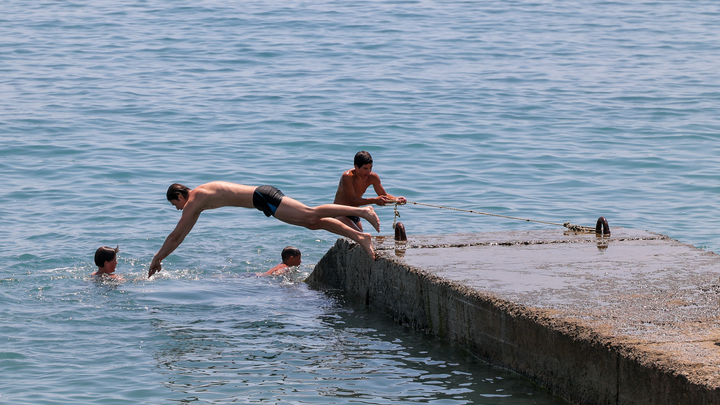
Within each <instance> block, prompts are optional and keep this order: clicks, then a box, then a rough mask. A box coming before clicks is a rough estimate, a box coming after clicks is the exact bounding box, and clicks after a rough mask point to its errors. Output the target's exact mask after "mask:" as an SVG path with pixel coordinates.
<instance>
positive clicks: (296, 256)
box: [263, 246, 302, 276]
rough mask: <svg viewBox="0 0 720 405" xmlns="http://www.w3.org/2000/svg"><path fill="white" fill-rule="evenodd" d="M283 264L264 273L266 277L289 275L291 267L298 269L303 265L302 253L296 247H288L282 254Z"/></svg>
mask: <svg viewBox="0 0 720 405" xmlns="http://www.w3.org/2000/svg"><path fill="white" fill-rule="evenodd" d="M280 258H281V259H282V263H280V264H278V265H277V266H275V267H273V268H272V269H270V270H268V271H267V272H266V273H263V275H265V276H279V275H282V274H285V273H287V272H288V271H289V270H290V268H291V267H297V266H299V265H300V263H302V253H300V249H298V248H296V247H294V246H288V247H286V248H285V249H283V250H282V253H280Z"/></svg>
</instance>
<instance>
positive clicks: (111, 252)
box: [95, 245, 120, 267]
mask: <svg viewBox="0 0 720 405" xmlns="http://www.w3.org/2000/svg"><path fill="white" fill-rule="evenodd" d="M119 251H120V245H118V246H116V247H115V248H114V249H113V248H111V247H107V246H102V247H99V248H98V250H96V251H95V264H96V265H97V266H98V267H103V266H105V262H111V261H113V259H115V255H117V254H118V252H119Z"/></svg>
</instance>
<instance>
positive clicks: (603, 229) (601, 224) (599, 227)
mask: <svg viewBox="0 0 720 405" xmlns="http://www.w3.org/2000/svg"><path fill="white" fill-rule="evenodd" d="M595 234H596V235H601V236H610V225H608V221H607V219H605V217H600V218H598V220H597V224H596V225H595Z"/></svg>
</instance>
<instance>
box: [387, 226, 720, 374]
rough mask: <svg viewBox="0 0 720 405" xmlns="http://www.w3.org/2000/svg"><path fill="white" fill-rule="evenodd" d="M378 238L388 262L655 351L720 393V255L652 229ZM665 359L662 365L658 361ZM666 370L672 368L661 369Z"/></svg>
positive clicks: (654, 354) (613, 340)
mask: <svg viewBox="0 0 720 405" xmlns="http://www.w3.org/2000/svg"><path fill="white" fill-rule="evenodd" d="M611 231H612V236H611V237H597V236H596V235H594V234H569V233H563V231H562V230H547V231H518V232H495V233H481V234H451V235H433V236H414V235H409V236H408V241H407V242H396V241H394V240H393V239H391V238H385V239H383V238H378V239H377V240H376V249H377V250H378V252H379V254H380V256H381V257H387V258H389V259H392V260H398V261H400V262H403V263H405V264H407V265H409V266H412V267H414V268H417V269H419V270H421V271H425V272H428V273H431V274H433V275H435V276H438V277H441V278H443V279H447V280H449V281H452V282H455V283H457V284H460V285H462V286H464V287H466V288H468V289H472V290H475V291H477V292H479V293H481V294H484V295H487V296H490V297H493V298H496V299H500V300H504V301H508V302H511V303H514V304H519V305H522V306H524V307H527V308H529V309H531V310H533V311H537V312H538V313H539V314H541V315H542V316H545V317H550V318H554V319H562V320H566V321H571V322H574V323H576V324H579V325H582V326H586V327H588V328H589V329H590V330H593V331H595V332H596V333H597V334H599V335H602V336H603V338H604V339H606V343H607V342H609V343H610V344H612V343H618V342H620V343H619V344H622V345H625V346H626V347H627V346H632V347H633V348H635V349H640V350H639V351H636V352H640V353H648V354H652V356H649V357H652V359H650V358H648V361H650V362H652V363H658V364H659V363H667V364H666V366H668V367H671V368H673V369H674V370H675V371H676V372H678V373H680V374H684V375H686V376H687V377H688V378H689V379H691V380H696V381H698V382H701V383H704V384H709V385H712V386H716V387H720V316H719V315H720V310H719V295H718V292H719V291H720V286H719V282H720V256H718V255H717V254H715V253H713V252H707V251H703V250H701V249H697V248H695V247H693V246H691V245H687V244H683V243H681V242H679V241H676V240H673V239H671V238H669V237H667V236H664V235H660V234H656V233H651V232H647V231H641V230H634V229H624V228H612V229H611ZM658 359H659V360H658ZM659 365H660V366H661V367H662V366H664V365H663V364H659Z"/></svg>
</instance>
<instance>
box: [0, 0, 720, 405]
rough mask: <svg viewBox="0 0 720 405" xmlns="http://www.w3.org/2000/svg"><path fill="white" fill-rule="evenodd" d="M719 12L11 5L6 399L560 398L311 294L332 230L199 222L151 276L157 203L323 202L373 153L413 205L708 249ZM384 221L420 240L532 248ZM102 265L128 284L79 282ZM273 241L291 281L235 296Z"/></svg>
mask: <svg viewBox="0 0 720 405" xmlns="http://www.w3.org/2000/svg"><path fill="white" fill-rule="evenodd" d="M719 19H720V5H718V4H716V2H711V1H694V2H685V1H679V0H667V1H639V2H632V3H620V2H612V1H593V0H585V1H566V2H548V1H540V0H536V1H493V0H491V1H483V2H466V1H369V2H346V1H310V2H293V1H289V2H282V3H278V2H259V1H244V2H236V3H233V2H219V1H211V0H208V1H193V2H189V1H172V2H170V1H153V0H150V1H130V0H128V1H117V2H110V3H108V2H100V1H95V0H90V1H85V2H72V1H43V0H41V1H39V2H34V3H28V2H24V1H17V0H6V1H4V2H3V3H2V4H0V38H2V39H0V73H1V74H0V95H2V97H0V140H1V142H0V174H2V183H0V184H2V187H1V188H0V219H1V221H2V226H1V227H0V336H1V339H0V375H2V377H1V378H0V402H1V403H12V404H19V403H27V404H60V403H73V404H77V403H93V404H95V403H97V404H114V403H143V404H161V403H163V404H165V403H190V402H193V403H201V404H222V403H231V402H232V403H248V404H250V403H273V404H310V403H318V404H388V403H431V404H443V405H445V404H447V405H454V404H560V403H563V401H562V400H561V399H560V398H558V397H555V396H553V395H552V394H551V393H548V392H547V391H545V390H544V389H543V388H542V387H538V386H535V385H533V384H531V383H530V382H528V381H526V380H524V379H523V378H521V377H519V376H517V375H515V374H512V373H509V372H507V371H505V370H502V369H498V368H493V367H491V366H489V365H486V364H484V363H482V362H481V361H478V360H477V359H474V358H472V357H471V356H469V355H467V354H466V353H465V352H463V351H462V350H461V349H459V348H457V347H454V346H449V345H447V344H444V343H442V342H440V341H437V340H435V339H433V338H432V337H429V336H424V335H421V334H418V333H415V332H412V331H408V330H405V329H403V328H401V327H399V326H397V325H395V324H393V323H392V322H391V321H389V320H388V319H386V318H385V317H384V316H383V315H382V314H379V313H376V312H373V311H368V310H365V309H363V308H358V307H355V306H351V305H347V304H345V303H344V302H343V300H342V298H341V297H338V296H335V295H333V294H330V293H326V292H321V291H313V290H309V289H308V288H307V286H306V285H305V284H304V283H302V280H303V279H304V277H306V276H307V275H308V274H309V273H310V272H311V271H312V268H313V265H314V264H315V263H317V262H318V260H320V258H321V257H322V255H323V254H324V253H325V252H326V251H327V250H328V249H329V248H330V247H331V246H332V244H333V243H334V241H335V240H336V237H335V236H334V235H332V234H329V233H327V232H324V231H315V232H313V231H309V230H306V229H303V228H297V227H292V226H290V225H286V224H284V223H281V222H279V221H277V220H275V219H272V218H265V216H264V215H262V214H261V213H260V212H258V211H254V210H241V209H230V208H228V209H219V210H216V211H214V212H206V213H203V214H202V216H201V218H200V221H199V222H198V224H197V225H196V227H195V229H194V230H193V231H192V232H191V233H190V235H189V236H188V238H187V239H186V240H185V242H184V243H183V244H182V246H181V247H180V248H179V249H178V250H177V251H176V252H175V253H174V254H173V255H171V256H170V257H168V258H167V259H166V260H165V261H164V263H163V264H164V269H165V270H164V271H163V272H162V273H161V274H160V276H158V277H155V278H153V279H151V280H148V279H147V278H146V277H144V275H145V274H146V273H147V267H148V265H149V263H150V260H151V258H152V256H153V254H154V253H155V252H156V251H157V250H158V249H159V248H160V246H161V244H162V242H163V240H164V238H165V237H166V236H167V234H168V233H169V232H170V231H171V230H172V229H173V227H174V226H175V223H176V222H177V220H178V218H179V212H177V211H176V210H175V209H174V208H173V207H172V206H171V205H170V204H168V203H167V201H165V190H166V189H167V186H168V185H169V184H171V183H173V182H181V183H184V184H186V185H188V186H190V187H194V186H197V185H199V184H202V183H205V182H208V181H212V180H226V181H233V182H238V183H243V184H251V185H258V184H272V185H275V186H277V187H279V188H280V189H281V190H283V192H285V193H286V194H287V195H289V196H292V197H294V198H296V199H298V200H300V201H302V202H304V203H306V204H308V205H318V204H323V203H327V202H330V201H332V198H333V196H334V193H335V188H336V186H337V183H338V180H339V176H340V174H341V173H342V171H343V170H346V169H349V168H351V167H352V157H353V155H354V154H355V152H357V151H358V150H368V151H370V152H371V153H372V154H373V157H374V158H375V170H376V172H378V173H379V174H380V176H381V177H382V179H383V183H384V185H385V188H386V189H387V190H388V191H390V192H391V193H393V194H396V195H404V196H406V197H407V198H408V199H409V200H411V201H417V202H422V203H427V204H436V205H444V206H450V207H457V208H463V209H473V210H479V211H484V212H491V213H496V214H501V215H510V216H517V217H523V218H531V219H536V220H542V221H550V222H558V223H562V222H565V221H570V222H572V223H576V224H580V225H594V224H595V221H596V219H597V218H598V217H599V216H605V217H607V218H608V220H609V222H610V225H611V226H622V227H628V228H637V229H645V230H649V231H653V232H659V233H663V234H666V235H669V236H671V237H673V238H675V239H678V240H680V241H682V242H685V243H689V244H692V245H695V246H698V247H700V248H703V249H706V250H710V251H718V249H720V236H719V233H718V231H717V229H719V228H720V219H718V215H717V208H718V207H720V193H719V192H718V191H720V190H719V187H718V182H717V173H718V171H719V170H720V163H719V162H718V159H717V156H719V155H720V146H719V145H720V142H718V140H719V135H718V134H719V133H720V119H718V114H717V112H718V110H719V108H718V107H720V45H718V41H717V38H718V34H720V26H719V25H718V24H717V21H718V20H719ZM377 210H378V212H379V214H380V218H381V221H382V231H381V234H382V235H391V234H392V232H393V231H392V228H391V226H390V225H391V224H392V221H393V211H392V208H391V207H384V208H382V207H378V208H377ZM400 213H401V215H402V216H401V218H400V220H401V221H403V223H404V224H405V226H406V228H407V232H408V234H409V236H410V237H411V238H412V235H413V234H444V233H454V232H486V231H502V230H519V229H545V228H547V225H542V224H536V223H527V222H522V221H512V220H507V219H502V218H495V217H487V216H480V215H475V214H468V213H462V212H457V211H450V210H441V209H436V208H428V207H419V206H405V207H402V208H400ZM561 230H562V228H558V229H557V231H558V232H559V231H561ZM117 244H119V245H120V249H121V252H120V255H119V264H118V270H117V273H118V274H121V275H123V277H124V278H125V281H124V282H121V283H110V284H98V283H96V282H93V281H92V280H91V279H90V278H89V274H90V273H91V272H92V271H94V266H93V264H92V256H93V254H94V251H95V249H96V248H97V247H99V246H101V245H110V246H115V245H117ZM287 245H294V246H297V247H299V248H300V249H301V250H302V251H303V264H302V265H301V267H300V269H299V270H298V271H297V272H296V273H295V274H293V275H292V276H291V277H289V278H286V279H277V278H258V277H253V276H252V274H254V273H255V272H261V271H265V270H268V269H269V268H271V267H272V266H273V265H275V264H276V263H277V262H278V261H279V260H280V251H281V249H282V248H283V247H285V246H287Z"/></svg>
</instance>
